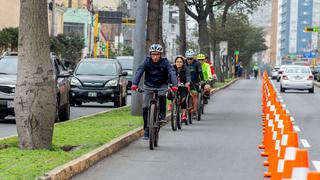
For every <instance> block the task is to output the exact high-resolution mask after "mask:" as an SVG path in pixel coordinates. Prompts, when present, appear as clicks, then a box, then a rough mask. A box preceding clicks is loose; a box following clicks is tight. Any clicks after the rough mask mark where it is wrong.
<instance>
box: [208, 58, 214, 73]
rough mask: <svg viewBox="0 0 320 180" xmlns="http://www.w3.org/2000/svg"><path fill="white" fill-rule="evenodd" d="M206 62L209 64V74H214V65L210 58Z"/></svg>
mask: <svg viewBox="0 0 320 180" xmlns="http://www.w3.org/2000/svg"><path fill="white" fill-rule="evenodd" d="M207 63H208V64H209V65H210V69H211V74H212V75H214V66H213V63H212V61H211V60H209V61H207Z"/></svg>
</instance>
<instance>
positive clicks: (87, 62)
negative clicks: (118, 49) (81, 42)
mask: <svg viewBox="0 0 320 180" xmlns="http://www.w3.org/2000/svg"><path fill="white" fill-rule="evenodd" d="M127 74H128V73H127V72H124V71H123V69H122V67H121V65H120V63H119V62H118V61H117V60H114V59H106V58H88V59H84V60H81V61H80V62H79V64H78V65H77V67H76V69H75V71H74V77H73V78H72V80H71V96H70V102H71V105H72V106H74V105H81V104H82V103H83V102H98V103H101V104H102V103H105V102H114V107H120V106H125V105H126V101H127V90H126V86H127V80H126V79H125V76H127Z"/></svg>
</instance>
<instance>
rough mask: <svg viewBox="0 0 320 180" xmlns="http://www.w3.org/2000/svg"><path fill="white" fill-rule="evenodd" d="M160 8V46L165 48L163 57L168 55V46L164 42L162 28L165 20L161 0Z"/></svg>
mask: <svg viewBox="0 0 320 180" xmlns="http://www.w3.org/2000/svg"><path fill="white" fill-rule="evenodd" d="M159 8H160V11H159V12H160V14H161V16H160V15H159V44H161V46H162V47H163V56H165V55H166V46H165V44H164V41H163V28H162V19H163V15H162V14H163V0H159Z"/></svg>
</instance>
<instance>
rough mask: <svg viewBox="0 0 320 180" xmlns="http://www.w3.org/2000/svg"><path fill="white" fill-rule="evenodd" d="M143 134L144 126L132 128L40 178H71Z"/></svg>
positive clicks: (49, 179)
mask: <svg viewBox="0 0 320 180" xmlns="http://www.w3.org/2000/svg"><path fill="white" fill-rule="evenodd" d="M142 135H143V130H142V128H137V129H135V130H132V131H130V132H128V133H126V134H124V135H122V136H120V137H118V138H116V139H113V140H112V141H111V142H109V143H107V144H105V145H103V146H101V147H99V148H97V149H95V150H93V151H91V152H89V153H87V154H85V155H83V156H81V157H79V158H77V159H74V160H72V161H70V162H68V163H66V164H64V165H62V166H59V167H57V168H55V169H53V170H51V171H50V172H48V173H46V174H45V175H44V176H42V177H39V178H38V180H62V179H70V178H71V177H73V176H75V175H76V174H79V173H81V172H83V171H85V170H86V169H88V168H89V167H91V166H92V165H93V164H95V163H96V162H98V161H100V160H102V159H104V158H106V157H108V156H110V155H111V154H113V153H115V152H117V151H119V150H120V149H122V148H123V147H125V146H127V145H129V144H130V143H131V142H133V141H135V140H137V139H139V138H140V137H141V136H142Z"/></svg>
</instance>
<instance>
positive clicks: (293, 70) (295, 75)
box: [280, 65, 314, 93]
mask: <svg viewBox="0 0 320 180" xmlns="http://www.w3.org/2000/svg"><path fill="white" fill-rule="evenodd" d="M288 89H296V90H308V91H309V93H313V92H314V85H313V75H312V73H311V70H310V68H309V67H308V66H296V65H293V66H288V67H286V68H285V70H284V71H283V74H282V76H281V81H280V91H281V92H285V90H288Z"/></svg>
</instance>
